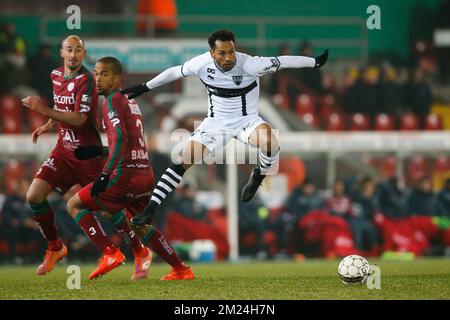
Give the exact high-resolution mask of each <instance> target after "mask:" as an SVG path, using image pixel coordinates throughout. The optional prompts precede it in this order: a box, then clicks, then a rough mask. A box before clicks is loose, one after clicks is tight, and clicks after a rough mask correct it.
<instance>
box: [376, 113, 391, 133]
mask: <svg viewBox="0 0 450 320" xmlns="http://www.w3.org/2000/svg"><path fill="white" fill-rule="evenodd" d="M374 129H375V130H376V131H392V130H394V129H395V122H394V117H393V116H391V115H390V114H386V113H380V114H377V115H376V116H375V128H374Z"/></svg>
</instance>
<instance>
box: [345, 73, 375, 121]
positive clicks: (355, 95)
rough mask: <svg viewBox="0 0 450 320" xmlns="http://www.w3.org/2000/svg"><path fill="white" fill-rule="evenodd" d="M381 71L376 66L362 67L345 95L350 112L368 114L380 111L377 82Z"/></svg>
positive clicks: (347, 109)
mask: <svg viewBox="0 0 450 320" xmlns="http://www.w3.org/2000/svg"><path fill="white" fill-rule="evenodd" d="M378 80H379V71H378V69H377V68H375V67H369V68H367V69H361V70H360V71H359V73H358V75H357V78H356V80H355V81H354V82H353V83H352V84H351V85H350V87H349V88H348V89H347V91H346V92H345V93H344V95H343V105H344V109H345V111H347V112H349V113H356V112H361V113H365V114H368V115H375V114H377V113H378V110H379V109H378V103H377V84H378Z"/></svg>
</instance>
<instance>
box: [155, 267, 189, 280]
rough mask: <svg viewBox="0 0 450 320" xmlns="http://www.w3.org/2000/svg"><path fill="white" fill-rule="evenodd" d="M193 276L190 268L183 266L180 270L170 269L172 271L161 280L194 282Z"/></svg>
mask: <svg viewBox="0 0 450 320" xmlns="http://www.w3.org/2000/svg"><path fill="white" fill-rule="evenodd" d="M194 279H195V276H194V273H193V272H192V270H191V267H188V266H186V265H184V266H183V267H181V268H176V269H175V268H172V271H171V272H170V273H168V274H166V275H165V276H163V277H162V278H161V280H194Z"/></svg>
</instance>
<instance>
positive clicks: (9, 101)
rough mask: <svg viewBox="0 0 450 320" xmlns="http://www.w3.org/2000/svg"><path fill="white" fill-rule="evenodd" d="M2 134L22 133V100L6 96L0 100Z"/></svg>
mask: <svg viewBox="0 0 450 320" xmlns="http://www.w3.org/2000/svg"><path fill="white" fill-rule="evenodd" d="M0 116H1V121H2V133H5V134H17V133H22V123H23V119H22V109H21V102H20V99H19V98H18V97H16V96H4V97H3V98H1V100H0Z"/></svg>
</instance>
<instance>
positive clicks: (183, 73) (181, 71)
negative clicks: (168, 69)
mask: <svg viewBox="0 0 450 320" xmlns="http://www.w3.org/2000/svg"><path fill="white" fill-rule="evenodd" d="M183 67H184V63H183V64H182V65H181V74H182V75H183V77H186V75H185V74H184V73H183Z"/></svg>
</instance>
